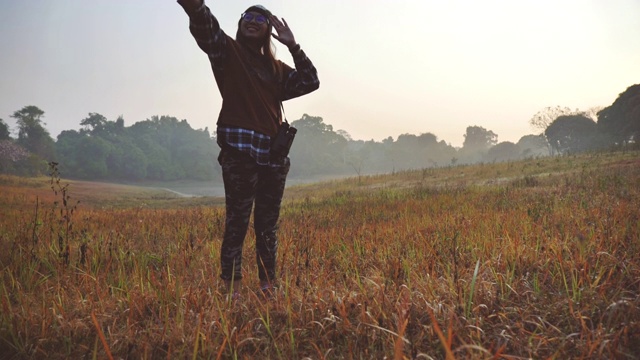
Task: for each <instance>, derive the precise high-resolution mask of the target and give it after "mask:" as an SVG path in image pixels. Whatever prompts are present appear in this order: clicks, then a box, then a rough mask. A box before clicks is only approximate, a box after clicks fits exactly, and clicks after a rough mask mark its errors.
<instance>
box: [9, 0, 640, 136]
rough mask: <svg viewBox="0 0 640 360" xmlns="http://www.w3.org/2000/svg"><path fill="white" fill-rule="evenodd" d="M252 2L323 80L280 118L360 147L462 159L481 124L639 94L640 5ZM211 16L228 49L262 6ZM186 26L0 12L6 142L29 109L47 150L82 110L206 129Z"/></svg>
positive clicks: (134, 10) (74, 8)
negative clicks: (435, 145)
mask: <svg viewBox="0 0 640 360" xmlns="http://www.w3.org/2000/svg"><path fill="white" fill-rule="evenodd" d="M260 1H261V2H260V4H262V5H264V6H266V7H267V8H268V9H270V10H271V11H272V12H273V13H274V14H276V15H277V16H279V17H283V18H285V20H287V23H288V24H289V26H290V27H291V29H292V31H293V33H294V35H295V38H296V40H297V41H298V43H300V45H301V46H302V48H303V49H304V50H305V52H306V53H307V55H308V56H309V58H310V59H311V60H312V61H313V63H314V65H315V66H316V68H317V69H318V75H319V78H320V89H319V90H317V91H316V92H313V93H311V94H309V95H306V96H304V97H301V98H298V99H293V100H290V101H287V102H285V113H286V116H287V118H288V119H289V121H290V122H291V121H294V120H297V119H300V118H301V117H302V115H303V114H308V115H310V116H318V117H321V118H322V119H323V120H324V123H326V124H329V125H331V126H332V127H333V129H334V130H344V131H346V132H347V133H349V134H350V135H351V137H352V138H353V139H355V140H371V139H373V140H375V141H381V140H382V139H385V138H387V137H389V136H391V137H393V138H394V139H397V137H398V135H401V134H407V133H408V134H415V135H419V134H422V133H427V132H429V133H432V134H434V135H436V136H437V138H438V140H444V141H445V142H447V143H449V144H451V145H453V146H461V145H462V143H463V141H464V134H465V131H466V128H467V127H468V126H481V127H483V128H485V129H487V130H491V131H493V132H494V133H496V134H497V135H498V141H499V142H502V141H511V142H517V141H518V140H519V139H520V138H521V137H522V136H525V135H528V134H533V133H537V132H539V131H538V130H536V129H533V128H532V127H531V126H530V125H529V120H530V119H531V118H532V117H533V115H534V114H536V113H537V112H539V111H541V110H543V109H544V108H546V107H555V106H562V107H568V108H571V109H579V110H588V109H590V108H593V107H606V106H609V105H611V104H612V103H613V101H614V100H615V99H616V98H617V97H618V95H619V94H620V93H622V92H623V91H625V90H626V89H627V88H628V87H629V86H631V85H633V84H638V83H640V41H639V40H638V39H640V1H638V0H606V1H605V0H535V1H534V0H519V1H508V0H501V1H498V0H484V1H471V0H395V1H390V0H368V1H364V0H260ZM206 4H207V5H208V6H209V7H210V8H211V10H212V12H213V13H214V15H216V17H217V18H218V19H219V21H220V23H221V26H222V28H223V30H225V31H226V32H227V33H228V34H230V35H231V36H233V35H234V34H235V31H236V26H237V25H236V24H237V20H238V18H239V16H240V14H241V13H242V12H243V11H244V10H245V9H246V8H248V7H249V6H251V5H254V4H255V0H251V1H246V0H235V1H206ZM188 23H189V21H188V17H187V15H186V14H185V13H184V11H183V10H182V8H181V7H180V6H179V5H178V4H177V3H176V2H175V1H170V0H92V1H80V0H30V1H19V0H0V49H1V50H0V118H2V119H3V120H4V121H5V122H6V123H7V124H9V126H10V128H11V129H12V130H13V131H14V133H15V132H16V127H15V120H14V119H13V118H11V115H12V114H13V113H14V112H15V111H17V110H20V109H22V108H23V107H24V106H27V105H35V106H37V107H39V108H40V109H41V110H43V111H44V112H45V115H44V118H43V121H44V123H45V127H46V128H47V129H48V130H49V132H50V133H51V135H52V136H53V137H54V138H55V137H56V136H57V135H58V134H59V133H60V132H61V131H63V130H69V129H79V128H80V122H81V121H82V120H83V119H84V118H86V117H87V116H88V114H89V113H99V114H102V115H104V116H105V117H106V118H107V119H108V120H116V119H117V118H118V117H119V116H123V118H124V120H125V125H126V126H130V125H132V124H134V123H136V122H138V121H143V120H146V119H149V118H150V117H151V116H154V115H169V116H174V117H176V118H178V119H180V120H182V119H186V120H187V121H188V122H189V124H190V125H191V126H192V127H193V128H195V129H204V128H205V127H208V128H209V130H210V131H212V132H213V130H214V129H215V122H216V119H217V116H218V112H219V110H220V105H221V101H222V100H221V98H220V95H219V92H218V89H217V87H216V85H215V81H214V78H213V75H212V72H211V68H210V65H209V62H208V59H207V57H206V55H205V54H204V53H203V52H202V51H201V50H200V49H199V48H198V47H197V46H196V43H195V41H194V40H193V38H192V37H191V35H190V33H189V29H188ZM278 45H279V43H277V42H276V48H277V53H276V56H277V57H278V58H279V59H281V60H282V61H284V62H285V63H287V64H290V65H293V61H292V59H291V56H290V54H289V53H288V51H287V49H286V48H285V47H284V46H282V45H280V46H278Z"/></svg>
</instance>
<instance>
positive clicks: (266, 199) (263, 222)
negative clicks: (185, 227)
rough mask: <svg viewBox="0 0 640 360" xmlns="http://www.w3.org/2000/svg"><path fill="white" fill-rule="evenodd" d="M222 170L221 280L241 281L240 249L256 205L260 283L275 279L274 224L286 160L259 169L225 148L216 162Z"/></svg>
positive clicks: (282, 185)
mask: <svg viewBox="0 0 640 360" xmlns="http://www.w3.org/2000/svg"><path fill="white" fill-rule="evenodd" d="M218 162H219V163H220V166H221V167H222V178H223V180H224V191H225V201H226V221H225V230H224V239H223V241H222V248H221V251H220V264H221V268H222V273H221V274H220V277H221V278H222V279H223V280H232V279H233V280H240V279H242V273H241V271H240V267H241V265H242V246H243V244H244V239H245V237H246V234H247V229H248V227H249V218H250V217H251V209H252V207H253V206H254V203H255V210H254V214H253V216H254V220H253V227H254V230H255V233H256V262H257V265H258V276H259V278H260V281H273V280H275V277H276V252H277V250H278V237H277V234H276V232H277V223H278V217H279V216H280V203H281V202H282V195H283V193H284V187H285V181H286V179H287V173H288V172H289V166H290V163H289V159H288V158H285V159H283V160H282V161H281V164H280V166H274V165H258V164H257V163H256V162H255V160H254V159H253V158H252V157H251V156H249V155H248V154H245V153H242V152H240V151H237V150H235V149H227V148H224V149H223V150H222V151H221V153H220V156H219V158H218Z"/></svg>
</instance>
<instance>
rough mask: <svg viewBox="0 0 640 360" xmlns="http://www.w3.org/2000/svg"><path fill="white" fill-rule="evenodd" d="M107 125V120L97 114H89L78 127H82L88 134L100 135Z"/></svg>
mask: <svg viewBox="0 0 640 360" xmlns="http://www.w3.org/2000/svg"><path fill="white" fill-rule="evenodd" d="M106 124H107V118H106V117H104V116H102V115H100V114H98V113H89V116H88V117H86V118H84V119H82V121H80V125H82V126H84V127H85V129H86V130H87V131H89V132H90V133H94V134H95V133H100V131H102V130H104V128H105V126H106Z"/></svg>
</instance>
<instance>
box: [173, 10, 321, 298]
mask: <svg viewBox="0 0 640 360" xmlns="http://www.w3.org/2000/svg"><path fill="white" fill-rule="evenodd" d="M178 3H179V4H180V5H182V7H183V8H184V10H185V11H186V13H187V15H189V19H190V24H189V29H190V31H191V34H192V35H193V37H194V38H195V39H196V42H197V44H198V46H199V47H200V49H202V50H203V51H204V52H205V53H206V54H207V56H208V57H209V61H210V63H211V68H212V69H213V75H214V77H215V80H216V84H217V85H218V89H219V90H220V94H221V95H222V99H223V101H222V108H221V110H220V115H219V116H218V122H217V139H218V144H219V145H220V148H221V150H220V156H219V157H218V162H219V163H220V166H221V167H222V177H223V180H224V188H225V201H226V221H225V231H224V239H223V241H222V247H221V251H220V252H221V256H220V257H221V259H220V263H221V274H220V277H221V278H222V280H224V281H225V283H226V285H227V291H228V293H229V294H230V295H232V296H233V297H234V298H237V297H238V294H239V293H238V289H239V285H240V280H241V279H242V273H241V270H240V269H241V264H242V246H243V243H244V239H245V235H246V233H247V228H248V226H249V218H250V216H251V209H252V207H253V206H254V205H255V210H254V229H255V233H256V261H257V265H258V276H259V279H260V289H261V290H262V292H263V294H265V295H270V294H272V291H273V286H274V281H275V280H276V269H275V268H276V252H277V249H278V238H277V235H276V231H277V222H278V217H279V214H280V204H281V202H282V195H283V192H284V187H285V181H286V177H287V173H288V172H289V165H290V163H289V158H288V157H276V156H273V154H271V153H270V144H271V139H272V138H273V137H274V136H275V135H276V134H277V132H278V128H279V125H280V124H281V123H282V112H281V111H280V109H281V107H282V105H281V104H282V101H285V100H289V99H292V98H295V97H298V96H301V95H305V94H308V93H310V92H312V91H314V90H316V89H318V87H319V85H320V82H319V80H318V76H317V72H316V69H315V67H314V66H313V64H312V63H311V61H310V60H309V59H308V58H307V56H306V55H305V53H304V52H303V51H302V50H301V48H300V45H299V44H298V43H297V42H296V40H295V38H294V36H293V33H292V31H291V29H290V28H289V26H288V25H287V22H286V21H285V20H284V19H282V20H280V19H278V18H277V17H275V16H273V15H272V14H271V12H270V11H269V10H267V9H266V8H265V7H263V6H260V5H255V6H251V7H249V8H248V9H247V10H246V11H245V12H244V13H243V14H242V15H241V17H240V20H239V21H238V30H237V33H236V38H235V40H234V39H232V38H231V37H229V36H228V35H227V34H225V33H224V32H223V31H222V30H221V29H220V25H219V23H218V21H217V19H216V18H215V17H214V16H213V15H212V14H211V11H210V10H209V8H208V7H207V6H206V5H205V4H204V1H203V0H178ZM273 29H275V31H276V33H274V34H272V30H273ZM272 36H273V37H274V38H275V39H276V40H278V41H279V42H281V43H282V44H283V45H285V46H286V47H287V48H288V49H289V52H290V53H291V56H292V57H293V61H294V63H295V68H291V67H289V66H288V65H286V64H284V63H283V62H281V61H279V60H277V59H275V57H274V54H273V48H272V43H271V37H272Z"/></svg>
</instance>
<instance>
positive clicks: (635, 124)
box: [598, 84, 640, 144]
mask: <svg viewBox="0 0 640 360" xmlns="http://www.w3.org/2000/svg"><path fill="white" fill-rule="evenodd" d="M598 129H599V130H600V132H602V133H603V134H605V135H606V136H608V138H609V139H610V140H611V142H612V143H617V144H624V143H627V142H629V141H631V140H634V141H636V142H638V140H639V139H640V84H636V85H632V86H630V87H629V88H627V90H625V91H624V92H623V93H621V94H620V95H619V96H618V98H617V99H616V100H615V101H614V102H613V104H611V106H609V107H607V108H605V109H603V110H602V111H600V112H599V113H598Z"/></svg>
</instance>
